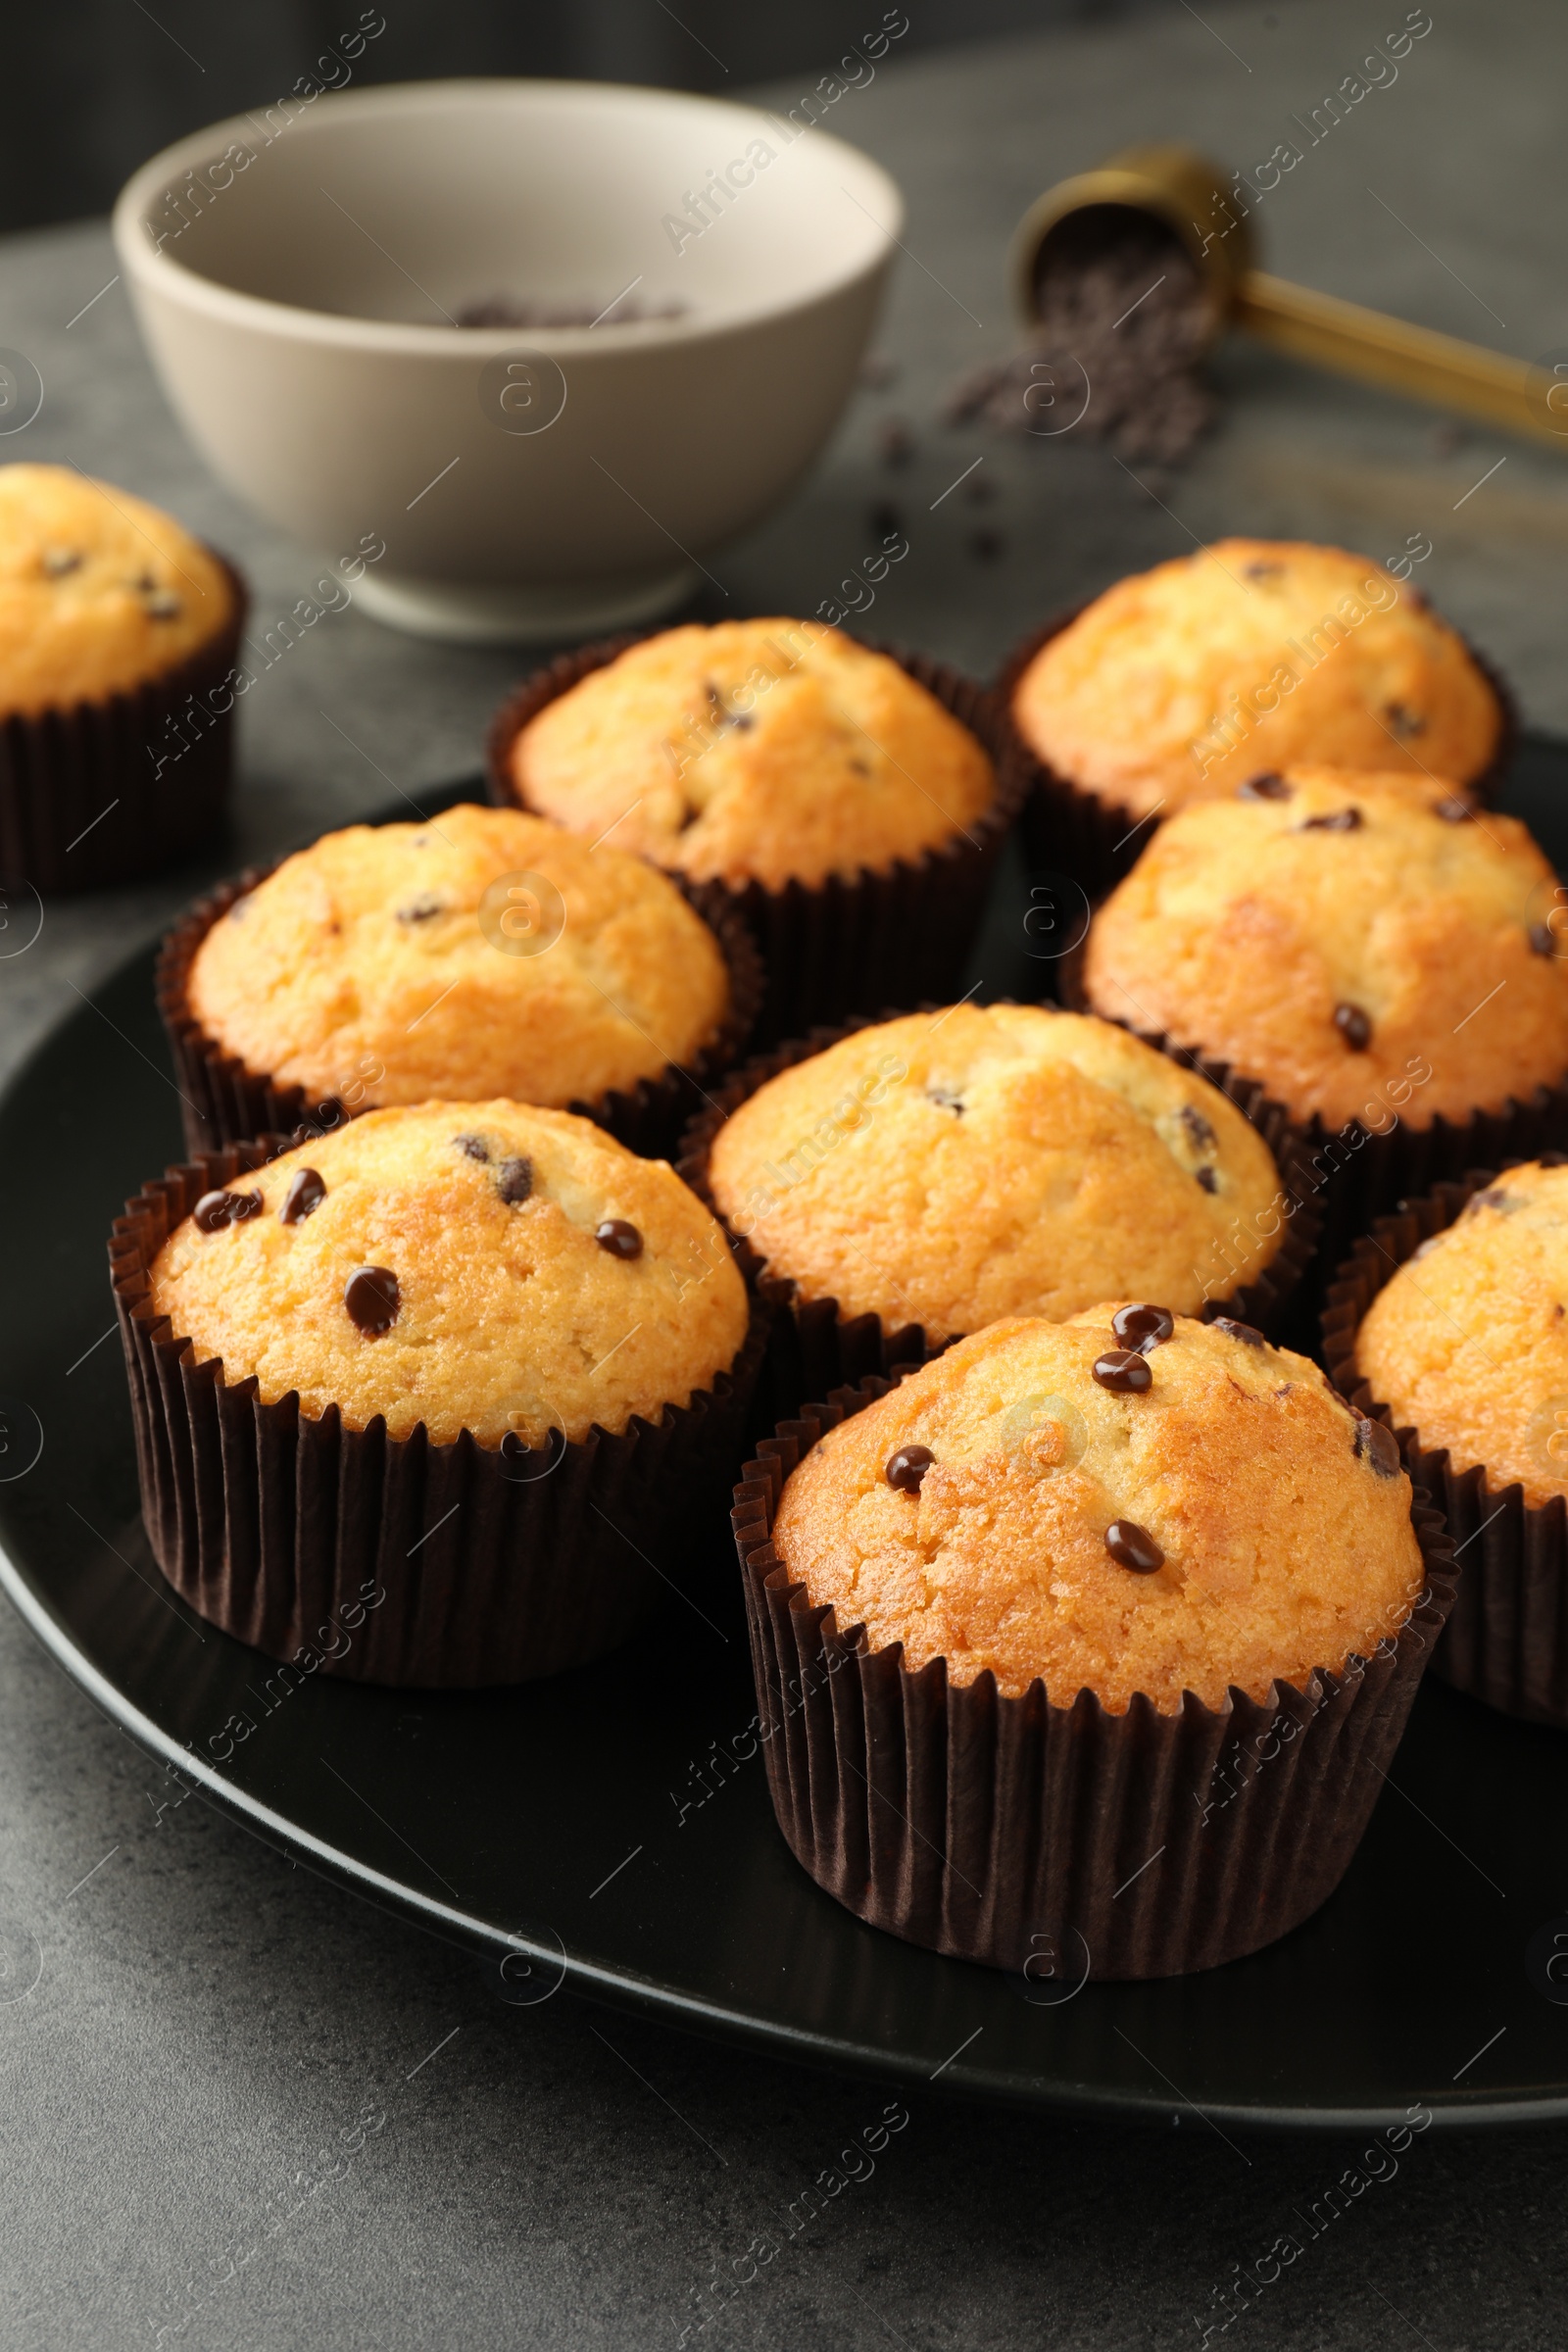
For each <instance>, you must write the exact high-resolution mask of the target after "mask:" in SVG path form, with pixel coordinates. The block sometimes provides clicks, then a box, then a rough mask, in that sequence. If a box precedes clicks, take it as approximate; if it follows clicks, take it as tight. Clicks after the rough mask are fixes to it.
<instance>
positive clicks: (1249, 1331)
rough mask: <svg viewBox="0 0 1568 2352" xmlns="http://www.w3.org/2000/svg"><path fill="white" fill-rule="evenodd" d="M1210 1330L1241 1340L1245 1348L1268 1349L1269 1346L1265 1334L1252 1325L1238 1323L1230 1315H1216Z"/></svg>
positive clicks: (1210, 1324) (1211, 1322)
mask: <svg viewBox="0 0 1568 2352" xmlns="http://www.w3.org/2000/svg"><path fill="white" fill-rule="evenodd" d="M1209 1329H1210V1331H1223V1332H1226V1333H1228V1334H1229V1336H1230V1338H1231V1339H1233V1340H1240V1341H1241V1343H1242V1345H1243V1347H1244V1348H1266V1347H1267V1346H1268V1342H1267V1340H1265V1339H1264V1337H1263V1334H1262V1333H1261V1332H1260V1331H1256V1330H1254V1329H1253V1327H1252V1325H1251V1324H1250V1323H1238V1322H1237V1321H1236V1320H1235V1319H1234V1317H1233V1316H1230V1315H1215V1316H1214V1317H1213V1318H1212V1320H1211V1321H1210V1323H1209Z"/></svg>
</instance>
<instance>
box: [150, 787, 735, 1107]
mask: <svg viewBox="0 0 1568 2352" xmlns="http://www.w3.org/2000/svg"><path fill="white" fill-rule="evenodd" d="M187 993H188V1000H189V1005H190V1009H191V1011H192V1012H193V1013H194V1014H195V1016H196V1018H197V1019H198V1020H199V1021H200V1023H201V1025H202V1027H203V1028H204V1029H205V1030H206V1031H207V1033H208V1035H209V1036H210V1037H213V1038H216V1039H217V1040H218V1041H219V1043H220V1044H221V1045H222V1046H223V1047H224V1048H225V1049H226V1050H227V1051H228V1052H229V1053H230V1054H236V1055H237V1056H238V1057H239V1059H240V1060H241V1061H243V1062H244V1063H245V1064H246V1066H247V1067H248V1068H249V1069H252V1070H254V1071H256V1072H257V1073H258V1074H259V1075H263V1076H267V1075H270V1076H272V1077H274V1078H275V1079H277V1080H278V1081H280V1082H281V1083H283V1084H285V1085H299V1086H303V1087H304V1088H305V1089H306V1090H307V1091H308V1092H309V1093H312V1094H315V1093H324V1094H331V1093H335V1092H338V1091H340V1090H341V1089H342V1087H343V1086H344V1084H345V1083H346V1082H347V1081H349V1080H352V1079H355V1078H357V1079H358V1080H359V1081H360V1082H361V1083H363V1084H364V1085H365V1088H366V1093H365V1096H364V1097H359V1096H356V1097H355V1098H354V1100H356V1101H360V1100H365V1099H368V1101H370V1102H371V1103H422V1102H424V1101H426V1100H427V1099H428V1098H429V1097H430V1096H432V1095H438V1096H441V1097H443V1098H445V1099H447V1100H448V1101H452V1100H457V1099H463V1100H467V1099H468V1098H470V1097H471V1098H472V1099H473V1100H475V1101H483V1100H485V1099H487V1098H488V1097H490V1096H492V1095H512V1096H514V1097H515V1099H516V1100H517V1101H519V1102H524V1103H545V1104H547V1105H550V1106H553V1107H556V1108H560V1107H561V1106H563V1105H564V1104H565V1103H574V1102H575V1103H597V1102H598V1101H599V1100H600V1099H601V1098H602V1097H603V1096H604V1095H606V1094H608V1093H610V1092H611V1091H612V1090H613V1089H615V1090H619V1091H621V1092H626V1091H629V1090H630V1089H631V1088H632V1087H634V1086H635V1085H636V1083H637V1081H638V1080H639V1079H640V1078H657V1077H658V1076H659V1075H660V1073H661V1072H662V1070H664V1069H665V1068H666V1067H667V1066H668V1065H669V1064H670V1063H672V1062H675V1063H682V1064H685V1063H689V1062H691V1061H693V1060H695V1059H696V1058H697V1056H698V1055H699V1054H701V1053H702V1051H703V1049H704V1048H705V1047H706V1046H707V1045H708V1044H710V1043H711V1040H712V1038H713V1036H714V1034H715V1032H716V1031H717V1029H718V1028H719V1026H720V1024H721V1022H722V1021H723V1019H724V1016H725V1015H726V1013H727V1012H728V1010H729V1004H730V983H729V973H728V969H727V967H726V965H725V962H724V958H723V956H722V954H721V953H720V951H719V946H718V942H717V941H716V940H715V939H714V937H713V934H712V933H711V931H710V930H709V928H708V925H707V924H706V923H705V922H703V921H702V919H701V917H700V916H698V915H697V914H695V913H694V912H693V911H692V909H691V907H688V905H687V904H686V901H685V900H684V899H683V898H682V897H681V895H680V893H679V891H678V890H676V888H675V886H674V884H673V883H671V882H668V881H666V880H665V878H664V876H663V875H662V874H659V873H656V872H655V871H654V870H653V868H652V867H651V866H649V865H647V864H646V863H645V862H644V861H643V859H641V858H629V857H627V856H626V855H625V854H624V853H623V852H622V851H619V850H616V849H614V848H613V847H612V846H611V844H609V843H608V842H607V843H604V844H602V845H601V846H600V847H599V848H598V849H591V848H590V847H589V845H588V844H587V843H586V842H584V841H580V840H578V839H577V837H576V836H575V835H574V834H571V833H566V832H564V831H563V830H562V828H561V827H560V826H559V825H552V824H547V823H546V822H545V820H544V819H543V818H542V817H537V816H525V815H524V814H523V813H522V811H521V810H520V809H479V808H472V807H462V808H457V809H443V810H442V811H441V813H440V815H439V816H436V817H431V818H430V819H429V820H428V821H427V822H425V823H422V824H396V825H351V826H349V827H348V828H347V829H346V830H345V831H343V832H341V833H327V834H324V835H323V836H322V838H321V839H320V840H319V841H318V842H315V843H313V844H312V846H311V848H310V849H308V850H301V851H300V852H299V853H298V854H297V855H296V856H295V857H293V858H285V859H284V861H283V863H282V864H281V865H280V866H278V867H277V869H276V871H275V872H273V873H271V874H269V875H268V877H267V879H266V880H265V881H264V882H259V883H258V884H257V886H256V888H255V889H254V890H253V891H251V892H249V893H248V895H247V896H246V897H244V898H242V899H237V900H236V901H235V903H234V905H233V906H232V907H230V908H229V910H228V913H227V914H226V915H225V916H223V917H221V919H220V920H219V921H218V922H217V923H215V924H214V926H213V928H212V929H211V931H209V932H208V934H207V937H206V938H205V939H204V940H203V942H202V944H201V947H200V948H199V949H198V950H197V953H196V956H195V958H194V961H193V963H192V967H191V972H190V979H189V983H188V991H187ZM377 1069H379V1071H380V1073H381V1074H380V1076H379V1077H376V1076H375V1075H374V1072H375V1071H376V1070H377Z"/></svg>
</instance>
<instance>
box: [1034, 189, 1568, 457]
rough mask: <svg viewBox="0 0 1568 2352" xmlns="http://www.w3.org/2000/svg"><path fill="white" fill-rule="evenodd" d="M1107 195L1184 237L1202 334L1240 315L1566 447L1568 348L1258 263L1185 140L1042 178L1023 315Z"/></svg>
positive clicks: (1237, 215)
mask: <svg viewBox="0 0 1568 2352" xmlns="http://www.w3.org/2000/svg"><path fill="white" fill-rule="evenodd" d="M1237 177H1240V174H1237ZM1254 193H1255V191H1254ZM1106 206H1112V207H1119V208H1121V209H1122V210H1130V211H1132V212H1135V213H1140V214H1144V215H1146V216H1148V215H1152V216H1153V218H1154V219H1155V220H1156V221H1161V222H1162V223H1163V224H1164V226H1165V227H1166V228H1167V229H1169V230H1170V231H1171V232H1172V233H1173V234H1174V235H1175V236H1176V237H1177V238H1178V239H1179V240H1180V242H1181V244H1182V246H1183V247H1184V248H1185V250H1186V251H1187V253H1188V254H1189V255H1190V256H1191V257H1192V260H1193V261H1194V263H1195V264H1196V265H1197V269H1198V272H1199V277H1200V280H1201V285H1202V288H1203V293H1204V297H1205V301H1206V304H1207V308H1208V314H1209V315H1208V322H1207V324H1208V340H1209V341H1211V342H1212V341H1214V340H1216V339H1217V338H1218V336H1219V334H1220V332H1221V330H1222V329H1223V328H1224V327H1226V326H1239V327H1244V328H1245V329H1246V331H1247V332H1248V333H1249V334H1250V335H1256V336H1257V337H1258V339H1259V340H1260V341H1261V342H1264V343H1272V344H1273V345H1274V346H1275V348H1276V349H1277V350H1280V351H1288V352H1290V353H1291V354H1292V356H1293V357H1294V358H1296V359H1299V360H1309V361H1311V362H1312V364H1313V365H1314V366H1316V367H1319V368H1335V369H1337V370H1338V371H1339V373H1341V374H1342V375H1355V376H1362V377H1364V378H1365V379H1366V380H1367V381H1368V382H1369V383H1374V384H1383V385H1385V386H1387V387H1389V388H1390V389H1391V390H1393V391H1396V392H1403V393H1406V394H1408V395H1409V396H1410V397H1411V398H1412V399H1415V400H1424V401H1430V402H1432V403H1433V404H1434V405H1435V406H1437V407H1439V408H1446V409H1462V410H1463V411H1465V413H1466V414H1467V415H1469V416H1472V417H1486V418H1487V420H1488V421H1489V422H1490V423H1492V424H1500V425H1504V426H1506V427H1507V428H1508V429H1509V430H1510V431H1512V432H1518V433H1529V434H1530V435H1532V436H1533V437H1534V438H1536V439H1538V440H1554V441H1556V442H1557V444H1558V446H1559V448H1562V449H1564V450H1568V359H1565V360H1564V361H1563V362H1562V363H1561V364H1560V365H1559V367H1557V368H1543V367H1538V366H1535V365H1533V364H1532V363H1531V362H1529V361H1527V360H1510V359H1505V358H1504V357H1503V356H1502V355H1501V353H1500V352H1495V351H1485V350H1483V349H1482V348H1481V346H1480V345H1479V344H1475V343H1462V342H1460V340H1459V338H1458V337H1457V336H1456V335H1440V334H1437V333H1435V332H1434V331H1433V329H1432V328H1430V327H1425V326H1411V325H1410V324H1408V322H1407V321H1406V320H1404V319H1390V318H1387V317H1385V315H1384V314H1383V313H1382V312H1381V311H1368V310H1364V309H1363V308H1362V307H1361V305H1360V304H1359V303H1355V302H1341V301H1340V300H1339V298H1338V297H1337V296H1336V295H1333V294H1318V293H1314V291H1313V290H1312V288H1311V287H1310V286H1296V285H1292V284H1291V282H1290V281H1289V279H1288V278H1283V277H1274V276H1272V275H1271V274H1270V273H1269V271H1268V270H1259V269H1257V268H1256V267H1255V266H1254V262H1253V253H1254V250H1255V248H1254V244H1253V238H1252V232H1251V227H1250V222H1249V221H1248V218H1247V214H1248V212H1249V210H1250V208H1249V206H1248V205H1247V202H1246V199H1245V197H1244V196H1243V195H1242V194H1241V192H1240V190H1238V189H1236V188H1234V187H1228V186H1227V185H1226V182H1225V174H1224V173H1223V172H1221V171H1220V169H1219V168H1218V166H1217V165H1215V164H1212V163H1210V162H1209V161H1208V160H1207V158H1206V157H1204V156H1201V155H1199V154H1197V153H1196V152H1195V150H1194V149H1192V148H1191V147H1129V148H1127V149H1126V150H1125V151H1124V152H1123V153H1122V154H1120V155H1113V156H1112V157H1111V158H1110V160H1109V161H1108V162H1107V163H1104V164H1102V165H1101V166H1100V167H1099V169H1098V170H1096V171H1093V172H1078V173H1077V174H1076V175H1075V176H1074V177H1073V178H1071V179H1064V180H1062V181H1060V182H1059V183H1058V185H1057V186H1055V187H1054V188H1048V189H1047V191H1046V193H1045V195H1044V196H1041V197H1040V198H1038V199H1037V201H1036V202H1035V203H1034V204H1032V205H1031V206H1030V208H1029V210H1028V212H1027V213H1025V215H1024V217H1023V219H1022V221H1020V222H1019V224H1018V231H1017V235H1016V237H1015V238H1014V241H1013V254H1012V270H1013V283H1014V288H1015V292H1016V295H1017V300H1018V306H1019V308H1020V310H1021V311H1022V313H1023V316H1024V317H1025V319H1029V320H1030V321H1031V322H1034V321H1037V320H1038V319H1039V318H1040V298H1041V285H1042V281H1043V278H1044V276H1045V274H1046V272H1047V270H1049V269H1050V267H1051V264H1052V259H1053V238H1054V236H1057V235H1058V233H1059V232H1061V230H1062V228H1063V224H1064V223H1065V222H1067V221H1076V222H1080V223H1081V222H1082V221H1083V216H1085V215H1086V214H1092V213H1094V212H1096V211H1098V210H1100V209H1101V208H1103V207H1106ZM1104 225H1105V226H1106V227H1108V226H1109V225H1110V223H1109V222H1106V223H1104Z"/></svg>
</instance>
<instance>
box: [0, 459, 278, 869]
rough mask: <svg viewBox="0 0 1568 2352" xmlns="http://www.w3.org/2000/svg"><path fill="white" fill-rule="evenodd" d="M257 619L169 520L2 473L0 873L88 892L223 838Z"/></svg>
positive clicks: (105, 495) (73, 488)
mask: <svg viewBox="0 0 1568 2352" xmlns="http://www.w3.org/2000/svg"><path fill="white" fill-rule="evenodd" d="M244 612H245V591H244V587H243V584H242V583H241V581H240V579H239V576H238V574H237V573H236V572H235V571H234V570H233V569H232V568H231V567H230V566H229V565H228V564H225V563H224V562H223V560H222V559H221V557H220V556H216V555H214V554H213V553H212V551H211V549H209V548H205V547H203V546H202V545H201V544H200V543H199V542H198V541H197V540H195V539H192V538H191V537H190V535H189V533H188V532H186V531H184V530H182V529H181V527H180V525H179V524H178V523H177V522H175V521H174V520H173V519H172V517H171V516H170V515H164V514H161V513H160V512H159V510H158V509H157V508H156V507H151V506H148V505H147V504H146V503H145V502H144V501H143V500H141V499H139V498H133V497H132V496H131V495H130V493H129V492H128V491H126V490H120V489H116V488H113V487H111V486H110V485H109V484H107V483H104V482H96V481H93V480H91V479H90V478H89V477H88V476H87V475H86V474H84V473H80V472H78V471H77V469H76V468H75V467H74V466H26V465H13V466H0V872H4V873H7V874H9V875H11V876H12V877H14V878H16V879H25V880H26V881H28V882H30V883H32V884H33V885H34V887H35V888H38V889H41V890H60V891H73V890H83V889H90V888H93V887H96V886H97V885H99V884H102V883H107V882H119V881H123V880H124V879H127V878H129V877H131V876H134V875H139V874H145V873H150V872H154V871H156V870H157V869H158V868H159V867H161V866H163V865H167V864H169V863H172V861H173V860H174V859H175V858H178V857H180V856H182V855H183V854H184V853H185V852H186V851H187V850H189V849H190V848H192V847H193V846H194V845H195V844H196V843H197V842H198V841H199V840H200V839H201V838H202V837H203V836H204V835H205V834H207V833H209V832H211V831H212V830H213V829H214V827H215V826H216V825H217V823H218V821H219V819H220V817H221V813H222V807H223V802H224V799H225V797H226V794H227V790H228V783H229V770H230V763H231V748H232V727H233V719H232V713H233V709H234V702H235V697H236V694H239V693H243V692H244V691H245V687H244V686H242V685H240V684H239V682H238V681H239V675H240V673H239V672H237V671H236V670H234V669H233V668H232V666H231V664H232V663H233V661H234V657H235V653H236V650H237V647H238V643H239V633H240V628H241V625H242V623H243V619H244ZM248 684H249V679H248V678H247V679H246V680H245V685H248Z"/></svg>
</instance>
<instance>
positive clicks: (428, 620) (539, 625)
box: [354, 564, 699, 645]
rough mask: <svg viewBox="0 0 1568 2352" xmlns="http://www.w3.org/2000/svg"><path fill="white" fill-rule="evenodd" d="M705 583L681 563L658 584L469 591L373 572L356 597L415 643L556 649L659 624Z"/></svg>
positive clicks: (644, 578)
mask: <svg viewBox="0 0 1568 2352" xmlns="http://www.w3.org/2000/svg"><path fill="white" fill-rule="evenodd" d="M698 576H699V575H698V573H697V570H696V568H695V567H694V566H693V565H692V564H677V565H676V567H675V569H674V570H673V571H665V572H661V573H659V574H658V575H657V576H656V577H654V578H650V577H649V576H648V575H647V574H646V573H643V574H641V575H640V576H638V577H637V578H635V579H624V578H622V579H610V580H603V581H597V582H595V581H586V580H585V581H573V580H564V581H562V582H561V583H560V584H559V585H556V586H514V587H508V586H499V585H496V586H492V585H484V584H479V585H475V586H472V587H465V586H462V585H460V584H459V583H458V582H456V581H450V580H421V579H417V578H415V577H414V576H412V575H411V574H405V575H404V576H403V577H401V578H400V577H399V576H398V575H397V574H396V573H393V574H391V575H390V576H388V575H387V574H385V573H381V572H369V571H368V572H366V573H365V574H364V575H363V576H362V578H361V579H360V580H359V581H357V582H356V584H355V590H354V594H355V598H356V600H357V602H358V603H359V604H361V605H362V606H363V607H364V609H365V611H366V612H367V613H368V614H369V615H370V618H371V619H372V620H379V621H384V622H385V623H386V625H387V626H388V627H389V628H393V629H405V630H407V631H408V632H409V634H410V635H411V636H415V637H438V638H442V639H444V640H445V641H446V642H447V643H448V644H452V645H550V644H557V643H561V642H564V640H566V639H568V638H573V637H586V636H591V635H595V634H597V633H598V632H599V631H601V630H604V629H622V628H629V627H631V626H632V624H633V623H634V622H636V621H639V620H653V619H654V618H656V617H657V615H658V614H660V613H667V612H668V611H669V609H670V607H671V606H672V605H676V604H678V603H679V602H680V600H681V599H682V598H683V597H685V596H688V595H689V594H690V593H691V590H692V587H693V585H694V583H695V582H696V580H697V578H698Z"/></svg>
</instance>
